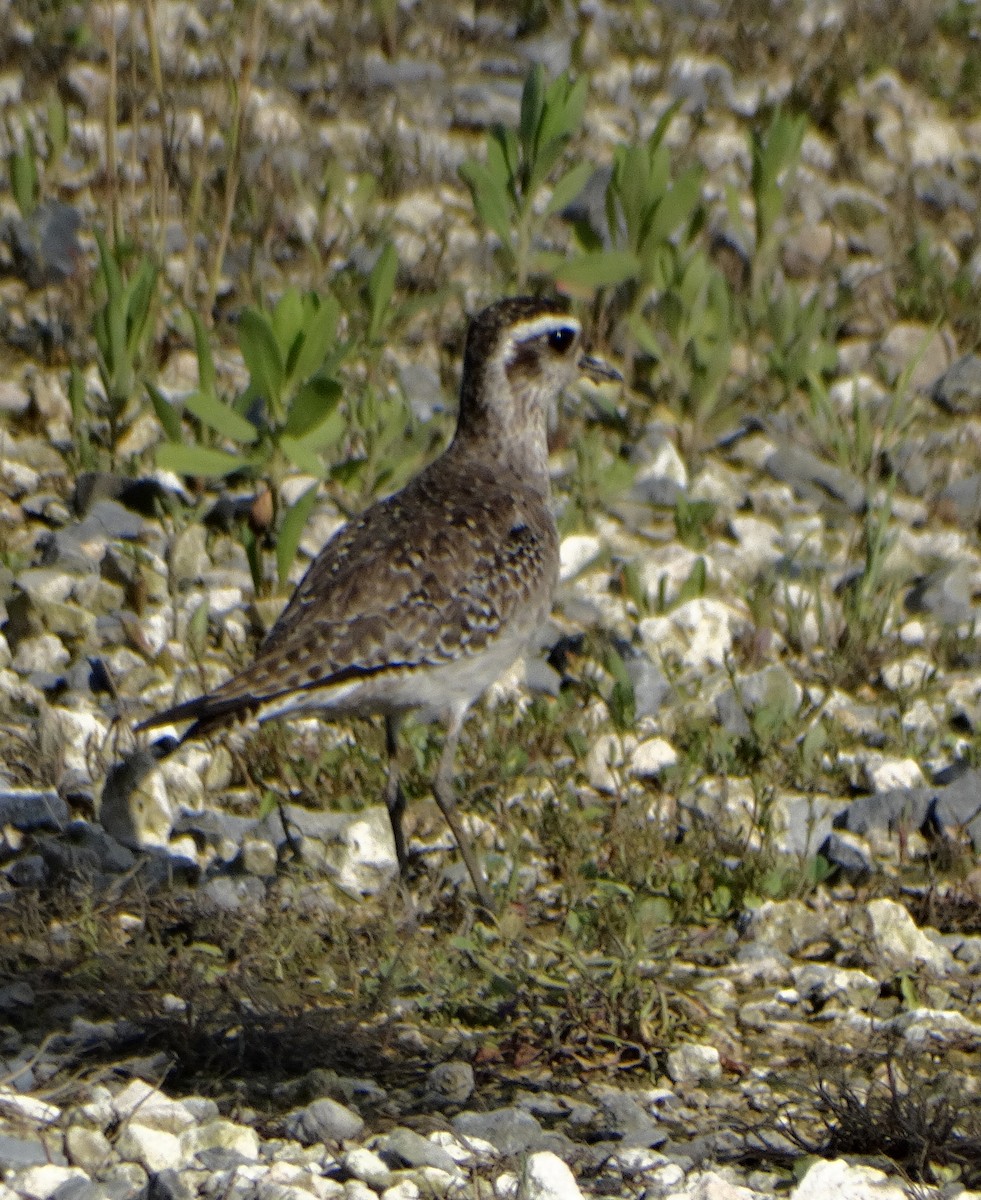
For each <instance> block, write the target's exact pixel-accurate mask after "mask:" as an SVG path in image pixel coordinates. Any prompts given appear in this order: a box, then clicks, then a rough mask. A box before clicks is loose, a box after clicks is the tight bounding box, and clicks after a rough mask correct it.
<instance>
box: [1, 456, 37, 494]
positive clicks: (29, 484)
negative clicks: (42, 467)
mask: <svg viewBox="0 0 981 1200" xmlns="http://www.w3.org/2000/svg"><path fill="white" fill-rule="evenodd" d="M40 480H41V476H40V475H38V473H37V471H34V470H32V469H31V468H30V467H28V466H25V465H24V463H20V462H16V461H14V460H13V459H11V458H0V490H2V491H4V492H5V493H6V494H7V495H8V496H9V497H10V498H11V500H17V499H19V498H20V497H21V496H31V495H34V493H35V492H37V491H38V486H39V484H40Z"/></svg>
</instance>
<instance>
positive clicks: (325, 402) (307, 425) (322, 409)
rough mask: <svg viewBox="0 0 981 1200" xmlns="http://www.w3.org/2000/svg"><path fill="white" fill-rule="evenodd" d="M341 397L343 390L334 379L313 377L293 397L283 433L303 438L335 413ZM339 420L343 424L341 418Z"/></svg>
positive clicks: (321, 376) (322, 376)
mask: <svg viewBox="0 0 981 1200" xmlns="http://www.w3.org/2000/svg"><path fill="white" fill-rule="evenodd" d="M342 395H343V388H342V387H341V385H340V384H339V383H338V382H337V380H336V379H328V378H327V377H326V376H324V375H314V377H313V378H312V379H308V380H307V382H306V383H305V384H303V386H302V387H301V388H300V389H299V391H298V392H297V393H296V395H295V396H294V397H293V402H292V403H291V404H290V411H289V416H288V417H287V418H286V424H285V425H284V426H283V432H284V433H286V434H288V435H289V436H290V437H295V438H302V437H305V436H306V435H307V434H308V433H310V432H311V430H314V429H317V428H319V426H320V425H322V424H323V422H324V421H326V420H327V418H328V417H329V416H331V415H332V414H333V413H334V412H336V411H337V404H338V401H339V400H340V398H341V396H342ZM341 420H342V422H343V417H342V418H341Z"/></svg>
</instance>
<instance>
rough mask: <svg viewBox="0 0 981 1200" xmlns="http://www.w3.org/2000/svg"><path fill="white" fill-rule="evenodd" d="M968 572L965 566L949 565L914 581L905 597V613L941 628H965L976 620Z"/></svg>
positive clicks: (970, 577)
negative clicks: (927, 619) (919, 615)
mask: <svg viewBox="0 0 981 1200" xmlns="http://www.w3.org/2000/svg"><path fill="white" fill-rule="evenodd" d="M973 598H974V597H973V579H972V572H971V570H970V568H969V567H968V565H967V564H966V563H950V564H947V565H945V566H943V567H939V568H938V569H937V570H935V571H931V572H930V573H929V574H928V575H925V576H924V577H923V578H922V579H918V580H917V581H916V583H915V584H914V585H913V587H912V588H911V589H910V591H909V592H908V593H907V594H906V597H905V599H904V604H905V606H906V608H907V610H908V611H909V612H913V613H924V614H926V615H928V616H931V617H932V618H933V619H934V620H935V621H939V622H940V624H942V625H965V624H967V623H968V622H969V621H971V620H972V619H974V618H976V617H977V609H976V608H975V606H974V603H973Z"/></svg>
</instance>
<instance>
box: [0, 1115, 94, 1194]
mask: <svg viewBox="0 0 981 1200" xmlns="http://www.w3.org/2000/svg"><path fill="white" fill-rule="evenodd" d="M65 1153H66V1154H67V1155H68V1160H69V1162H70V1163H71V1165H72V1166H73V1167H81V1168H82V1170H83V1171H87V1172H88V1173H89V1174H90V1175H94V1174H95V1172H96V1171H98V1170H100V1169H101V1168H102V1167H103V1166H105V1164H106V1163H107V1162H108V1161H109V1157H110V1155H111V1154H112V1143H111V1142H110V1141H109V1139H108V1138H107V1137H106V1135H105V1134H104V1133H103V1132H102V1131H101V1130H100V1129H92V1128H90V1127H89V1126H88V1125H69V1127H68V1128H67V1129H66V1130H65ZM0 1200H2V1193H0Z"/></svg>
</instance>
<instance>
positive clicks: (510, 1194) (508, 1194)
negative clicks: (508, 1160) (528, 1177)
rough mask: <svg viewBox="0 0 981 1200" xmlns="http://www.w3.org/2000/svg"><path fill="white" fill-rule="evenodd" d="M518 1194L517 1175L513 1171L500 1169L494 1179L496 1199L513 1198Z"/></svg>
mask: <svg viewBox="0 0 981 1200" xmlns="http://www.w3.org/2000/svg"><path fill="white" fill-rule="evenodd" d="M517 1194H518V1177H517V1175H515V1173H514V1172H513V1171H502V1172H501V1174H500V1175H498V1176H496V1177H495V1179H494V1196H495V1197H496V1200H514V1198H515V1196H517Z"/></svg>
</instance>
